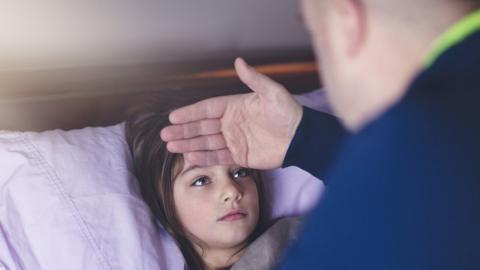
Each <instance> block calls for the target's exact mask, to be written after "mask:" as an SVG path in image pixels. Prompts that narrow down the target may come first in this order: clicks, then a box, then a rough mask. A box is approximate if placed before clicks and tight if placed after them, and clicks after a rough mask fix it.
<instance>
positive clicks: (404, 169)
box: [280, 31, 480, 270]
mask: <svg viewBox="0 0 480 270" xmlns="http://www.w3.org/2000/svg"><path fill="white" fill-rule="evenodd" d="M479 102H480V31H476V32H474V33H473V34H470V35H468V36H467V37H465V39H463V40H462V41H461V42H459V43H457V44H455V45H453V46H452V47H450V48H448V49H447V50H445V51H444V52H443V53H442V54H441V55H440V56H439V57H438V58H437V59H436V60H435V61H434V62H433V63H431V64H430V65H429V66H428V68H427V69H426V70H424V71H423V72H422V73H420V74H419V75H418V76H417V77H416V78H415V79H414V81H413V82H412V84H411V85H410V87H409V89H408V91H407V94H406V95H405V96H404V98H402V100H400V101H399V102H398V103H397V104H396V105H395V106H393V107H392V108H390V109H389V110H388V111H387V112H385V113H384V114H383V115H381V116H380V117H379V118H377V119H376V120H374V121H373V122H371V123H370V124H368V125H367V126H366V127H365V128H363V129H362V130H361V131H360V132H359V133H357V134H355V135H353V136H350V135H348V134H347V132H346V131H344V130H343V129H342V128H341V126H340V124H339V123H338V121H336V120H335V118H333V117H328V116H325V115H324V114H322V113H320V112H316V111H313V110H310V109H307V108H304V115H303V118H302V121H301V123H300V125H299V127H298V130H297V133H296V134H295V137H294V139H293V141H292V143H291V145H290V147H289V150H288V152H287V156H286V158H285V161H284V164H283V167H286V166H292V165H295V166H298V167H301V168H303V169H305V170H307V171H309V172H311V173H312V174H314V175H315V176H317V177H319V178H321V179H325V180H326V182H327V190H326V192H325V194H324V197H323V198H322V199H321V200H320V202H319V204H318V205H317V207H316V208H315V209H314V210H313V211H312V213H311V214H310V215H309V216H308V217H307V221H306V222H305V227H304V229H303V232H302V235H301V237H300V239H299V241H298V242H297V243H295V244H294V245H293V246H292V247H291V249H290V250H289V252H288V253H287V256H286V257H285V259H284V260H283V262H282V263H281V266H280V268H281V269H369V270H372V269H399V270H400V269H402V270H405V269H409V270H414V269H422V270H423V269H435V270H439V269H440V270H441V269H476V270H478V269H480V119H479V117H480V105H479V104H478V103H479ZM342 141H344V143H342Z"/></svg>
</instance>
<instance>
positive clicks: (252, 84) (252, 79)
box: [235, 58, 283, 94]
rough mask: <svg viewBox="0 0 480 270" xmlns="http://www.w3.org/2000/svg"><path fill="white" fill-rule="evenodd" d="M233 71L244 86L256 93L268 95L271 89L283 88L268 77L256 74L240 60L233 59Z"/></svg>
mask: <svg viewBox="0 0 480 270" xmlns="http://www.w3.org/2000/svg"><path fill="white" fill-rule="evenodd" d="M235 70H236V71H237V75H238V77H239V78H240V80H241V81H242V82H243V83H244V84H246V85H247V86H248V87H249V88H250V89H252V91H254V92H257V93H265V94H266V93H268V91H271V90H272V89H273V90H275V89H279V88H283V87H282V86H281V85H280V84H278V83H277V82H275V81H273V80H272V79H270V78H269V77H267V76H265V75H263V74H262V73H259V72H257V71H256V70H255V69H254V68H253V67H251V66H249V65H248V64H247V63H246V62H245V60H243V59H242V58H237V59H235Z"/></svg>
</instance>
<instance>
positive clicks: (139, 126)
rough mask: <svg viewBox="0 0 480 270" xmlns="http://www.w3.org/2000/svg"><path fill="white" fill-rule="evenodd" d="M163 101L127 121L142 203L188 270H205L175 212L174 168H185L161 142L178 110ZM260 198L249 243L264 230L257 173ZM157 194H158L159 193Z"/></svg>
mask: <svg viewBox="0 0 480 270" xmlns="http://www.w3.org/2000/svg"><path fill="white" fill-rule="evenodd" d="M176 105H177V106H171V104H170V105H167V104H165V103H164V102H162V101H159V100H157V101H155V99H153V101H150V102H148V103H145V104H141V106H139V107H135V108H133V109H132V110H131V111H130V113H129V116H128V118H127V121H126V125H125V131H126V138H127V142H128V145H129V148H130V151H131V153H132V157H133V166H134V173H135V175H136V177H137V180H138V183H139V186H140V191H141V195H142V197H143V199H144V200H145V202H146V203H147V204H148V206H149V208H150V210H151V211H152V213H153V216H154V217H155V218H156V219H157V220H158V221H159V222H160V223H161V224H162V226H163V227H164V229H165V230H166V231H167V232H168V233H169V234H170V235H171V236H172V237H173V238H174V239H175V241H176V242H177V244H178V246H179V248H180V250H181V252H182V254H183V256H184V258H185V262H186V266H185V267H186V269H188V270H203V269H205V265H204V262H203V260H202V258H201V256H200V255H199V254H198V253H197V252H196V251H195V249H194V247H193V245H192V243H191V242H190V240H189V239H188V237H187V234H186V232H185V231H184V230H183V226H182V225H181V223H180V221H179V219H178V216H177V213H176V211H175V205H174V198H173V180H174V178H175V171H174V168H175V166H176V165H177V166H181V165H182V164H183V157H182V155H180V154H173V153H170V152H169V151H168V150H167V148H166V143H165V142H163V141H162V140H161V139H160V130H161V129H162V128H163V127H166V126H168V125H169V122H168V114H169V112H170V111H171V108H174V107H179V106H181V104H176ZM253 176H254V178H255V183H256V186H257V191H258V196H259V198H258V199H259V209H260V211H259V221H258V223H257V226H256V228H255V231H254V232H253V234H252V235H251V237H250V238H249V239H248V243H249V242H251V241H252V240H253V239H255V238H256V237H257V236H258V235H259V234H260V233H262V231H263V230H264V229H265V227H266V224H267V217H268V214H267V208H266V206H265V205H266V204H265V196H264V187H263V183H262V181H261V176H260V173H259V172H258V171H253ZM157 192H158V193H157Z"/></svg>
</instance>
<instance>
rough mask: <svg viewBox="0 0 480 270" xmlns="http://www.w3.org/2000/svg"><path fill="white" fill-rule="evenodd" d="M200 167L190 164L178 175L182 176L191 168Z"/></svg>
mask: <svg viewBox="0 0 480 270" xmlns="http://www.w3.org/2000/svg"><path fill="white" fill-rule="evenodd" d="M200 168H201V167H200V166H198V165H191V166H189V167H187V168H186V169H184V170H183V171H182V172H181V173H180V175H179V176H182V175H184V174H186V173H187V172H188V171H191V170H195V169H200Z"/></svg>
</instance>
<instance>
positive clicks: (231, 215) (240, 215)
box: [218, 209, 247, 221]
mask: <svg viewBox="0 0 480 270" xmlns="http://www.w3.org/2000/svg"><path fill="white" fill-rule="evenodd" d="M246 216H247V212H245V211H244V210H241V209H238V210H233V211H230V212H228V213H227V214H226V215H224V216H223V217H221V218H219V219H218V221H235V220H239V219H244V218H245V217H246Z"/></svg>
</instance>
